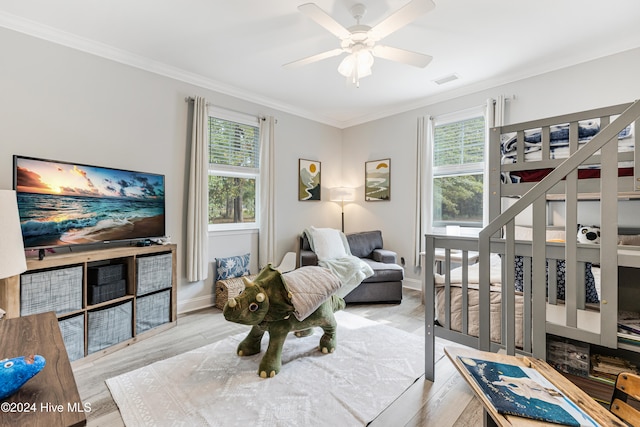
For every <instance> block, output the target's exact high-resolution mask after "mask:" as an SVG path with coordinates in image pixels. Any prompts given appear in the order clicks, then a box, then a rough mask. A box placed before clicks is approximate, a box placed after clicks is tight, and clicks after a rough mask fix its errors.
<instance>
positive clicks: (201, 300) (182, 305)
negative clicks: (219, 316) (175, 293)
mask: <svg viewBox="0 0 640 427" xmlns="http://www.w3.org/2000/svg"><path fill="white" fill-rule="evenodd" d="M213 298H214V295H213V294H209V295H204V296H201V297H197V298H191V299H188V300H186V301H178V314H185V313H189V312H191V311H197V310H202V309H203V308H209V307H213V306H214V302H213Z"/></svg>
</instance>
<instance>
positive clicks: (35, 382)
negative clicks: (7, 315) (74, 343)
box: [0, 312, 91, 427]
mask: <svg viewBox="0 0 640 427" xmlns="http://www.w3.org/2000/svg"><path fill="white" fill-rule="evenodd" d="M29 354H39V355H41V356H42V357H44V358H45V361H46V365H45V367H44V368H43V369H42V371H40V372H39V373H38V374H37V375H36V376H35V377H33V378H31V379H30V380H29V381H27V383H26V384H24V385H23V386H22V387H21V388H20V389H19V390H18V391H17V392H16V393H14V394H13V395H11V396H9V397H8V398H6V399H5V400H2V401H1V406H0V425H3V426H9V425H12V426H21V427H25V426H43V427H44V426H52V427H53V426H56V427H59V426H84V425H86V424H87V418H86V415H85V411H86V412H88V411H90V410H91V406H90V404H84V405H83V403H82V401H81V400H80V395H79V394H78V387H77V386H76V380H75V378H74V376H73V371H72V370H71V365H70V363H69V357H68V356H67V350H66V348H65V346H64V342H63V340H62V334H61V333H60V327H59V326H58V319H57V318H56V315H55V314H54V313H53V312H48V313H42V314H34V315H31V316H25V317H17V318H15V319H4V320H0V358H1V359H4V358H8V359H11V358H13V357H18V356H26V355H29Z"/></svg>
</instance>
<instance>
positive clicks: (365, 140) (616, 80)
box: [343, 49, 640, 287]
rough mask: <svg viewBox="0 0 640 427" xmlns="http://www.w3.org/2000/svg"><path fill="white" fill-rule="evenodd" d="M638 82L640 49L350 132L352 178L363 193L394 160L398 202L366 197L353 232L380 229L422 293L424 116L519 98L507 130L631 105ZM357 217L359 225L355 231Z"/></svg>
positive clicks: (348, 174)
mask: <svg viewBox="0 0 640 427" xmlns="http://www.w3.org/2000/svg"><path fill="white" fill-rule="evenodd" d="M638 75H640V49H635V50H631V51H628V52H623V53H620V54H617V55H613V56H610V57H606V58H602V59H599V60H596V61H591V62H588V63H584V64H580V65H577V66H574V67H570V68H566V69H563V70H559V71H556V72H552V73H548V74H544V75H540V76H536V77H531V78H527V79H524V80H520V81H517V82H513V83H509V84H505V85H502V86H499V87H495V88H492V89H489V90H484V91H480V92H477V93H474V94H470V95H465V96H461V97H458V98H455V99H452V100H449V101H445V102H439V103H435V104H432V105H427V104H428V100H426V101H425V105H427V106H425V107H423V108H419V109H415V110H412V111H409V112H406V113H402V114H398V115H396V116H393V117H388V118H385V119H381V120H376V121H374V122H370V123H365V124H362V125H359V126H354V127H352V128H349V129H345V130H344V132H343V159H344V160H343V176H345V179H347V180H352V182H353V183H355V184H356V185H359V186H360V188H362V182H363V168H364V162H365V161H367V160H375V159H377V158H384V157H390V158H391V200H390V201H389V202H376V203H371V202H364V201H363V197H360V198H359V200H358V201H357V202H355V203H354V204H353V205H350V206H348V210H347V218H348V219H347V228H348V229H350V230H352V231H356V230H365V229H371V228H380V229H381V230H382V232H383V238H384V241H385V246H387V247H388V248H389V249H392V250H395V251H396V252H398V254H399V256H402V257H404V258H405V259H406V262H407V265H406V267H407V268H406V269H405V272H406V276H407V280H406V281H405V284H406V285H408V286H411V287H419V286H420V284H421V277H420V271H419V270H417V269H414V268H413V267H412V266H413V264H412V260H413V255H412V254H413V251H414V249H413V247H414V246H413V235H414V226H413V223H414V218H415V214H414V212H415V192H416V186H415V174H416V166H415V152H416V140H417V120H418V117H420V116H422V115H427V114H429V115H432V116H438V115H441V114H447V113H452V112H456V111H460V110H464V109H467V108H471V107H475V106H480V105H483V104H484V103H485V102H486V100H487V98H491V97H494V98H495V97H496V96H498V95H506V96H515V99H513V100H511V101H508V103H507V107H506V122H507V123H517V122H521V121H527V120H534V119H539V118H543V117H549V116H554V115H559V114H566V113H572V112H577V111H582V110H588V109H592V108H599V107H604V106H607V105H614V104H619V103H625V102H631V101H634V100H635V99H638V98H640V78H638ZM636 207H637V205H636ZM631 211H633V209H632V210H631ZM636 212H637V210H636ZM624 215H625V214H623V216H624ZM349 218H351V221H352V222H351V224H350V225H349ZM622 223H624V224H625V226H629V223H632V224H635V225H636V227H637V226H640V222H638V220H637V218H634V217H633V216H632V215H631V212H629V214H627V216H624V217H623V218H621V224H622Z"/></svg>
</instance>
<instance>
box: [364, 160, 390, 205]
mask: <svg viewBox="0 0 640 427" xmlns="http://www.w3.org/2000/svg"><path fill="white" fill-rule="evenodd" d="M364 200H365V201H367V202H375V201H383V200H391V159H381V160H372V161H370V162H365V164H364Z"/></svg>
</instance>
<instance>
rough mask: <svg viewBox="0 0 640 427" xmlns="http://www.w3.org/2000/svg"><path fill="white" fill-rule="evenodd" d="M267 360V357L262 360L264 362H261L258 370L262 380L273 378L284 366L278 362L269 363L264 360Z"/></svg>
mask: <svg viewBox="0 0 640 427" xmlns="http://www.w3.org/2000/svg"><path fill="white" fill-rule="evenodd" d="M265 358H266V355H265V357H263V358H262V361H261V362H260V367H259V368H258V375H260V378H273V377H275V376H276V375H277V374H278V372H280V368H281V367H282V365H281V363H278V362H274V363H269V362H267V361H265V360H264V359H265Z"/></svg>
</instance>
